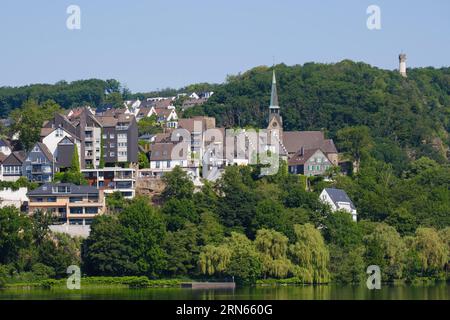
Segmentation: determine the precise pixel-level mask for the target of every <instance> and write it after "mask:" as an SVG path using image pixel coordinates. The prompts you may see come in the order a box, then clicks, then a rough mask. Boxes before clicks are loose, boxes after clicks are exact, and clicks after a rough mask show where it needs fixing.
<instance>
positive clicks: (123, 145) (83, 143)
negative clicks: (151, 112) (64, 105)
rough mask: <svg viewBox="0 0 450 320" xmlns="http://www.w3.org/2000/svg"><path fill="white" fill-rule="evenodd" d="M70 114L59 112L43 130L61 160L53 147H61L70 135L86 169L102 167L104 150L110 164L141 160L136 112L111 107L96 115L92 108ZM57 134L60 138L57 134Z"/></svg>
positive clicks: (77, 110) (45, 138)
mask: <svg viewBox="0 0 450 320" xmlns="http://www.w3.org/2000/svg"><path fill="white" fill-rule="evenodd" d="M68 115H69V116H65V115H61V114H56V115H55V117H54V118H53V119H52V120H50V121H48V122H47V123H45V125H44V128H43V129H42V132H41V136H42V137H43V141H44V140H45V141H44V143H46V144H48V146H49V149H51V151H52V154H54V156H56V158H58V161H59V159H60V158H61V157H60V156H59V155H56V153H57V150H56V149H55V151H53V149H54V147H55V146H56V147H59V146H60V142H61V141H62V138H64V137H70V138H71V141H72V143H74V144H75V145H77V147H78V150H79V158H80V167H81V168H82V169H96V168H99V167H100V158H101V155H102V152H103V160H104V162H105V163H107V164H108V165H110V164H112V165H116V163H119V162H122V163H136V162H137V161H138V128H137V123H136V119H135V117H134V115H132V114H128V113H124V112H122V110H107V112H104V113H102V115H99V116H96V115H94V114H93V113H92V110H90V109H88V108H78V109H74V110H71V111H70V112H69V113H68ZM57 133H59V136H58V137H56V136H55V135H56V134H57ZM58 138H59V140H58ZM102 140H103V141H102ZM65 141H66V142H67V140H65ZM102 143H103V151H102V150H101V145H102ZM66 149H67V148H66Z"/></svg>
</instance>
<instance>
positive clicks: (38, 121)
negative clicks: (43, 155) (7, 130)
mask: <svg viewBox="0 0 450 320" xmlns="http://www.w3.org/2000/svg"><path fill="white" fill-rule="evenodd" d="M10 116H11V120H12V124H11V134H12V135H14V134H18V135H19V137H20V138H19V142H20V144H21V145H22V146H23V148H24V149H25V150H30V149H31V148H32V147H33V146H34V145H35V143H36V142H38V141H39V140H40V134H41V127H42V123H43V121H44V117H43V113H42V111H41V110H40V108H39V105H38V104H37V102H36V101H35V100H28V101H26V102H24V104H23V105H22V107H21V109H16V110H14V111H13V112H11V115H10Z"/></svg>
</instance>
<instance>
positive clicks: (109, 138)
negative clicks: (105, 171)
mask: <svg viewBox="0 0 450 320" xmlns="http://www.w3.org/2000/svg"><path fill="white" fill-rule="evenodd" d="M98 119H99V121H100V123H101V124H102V127H103V130H102V137H101V138H102V147H103V159H104V161H105V163H106V164H113V165H115V164H116V163H137V161H138V152H139V150H138V128H137V123H136V118H135V117H134V116H133V115H130V114H124V113H121V114H118V115H115V116H102V117H98Z"/></svg>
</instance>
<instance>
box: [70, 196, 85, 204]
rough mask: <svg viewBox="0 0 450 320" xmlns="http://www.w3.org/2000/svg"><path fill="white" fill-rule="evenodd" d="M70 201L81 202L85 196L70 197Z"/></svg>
mask: <svg viewBox="0 0 450 320" xmlns="http://www.w3.org/2000/svg"><path fill="white" fill-rule="evenodd" d="M69 201H70V202H72V203H73V202H81V201H83V198H82V197H70V199H69Z"/></svg>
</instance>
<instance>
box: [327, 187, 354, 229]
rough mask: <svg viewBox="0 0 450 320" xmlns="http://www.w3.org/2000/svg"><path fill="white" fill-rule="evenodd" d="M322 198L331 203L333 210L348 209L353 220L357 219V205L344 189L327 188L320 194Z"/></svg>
mask: <svg viewBox="0 0 450 320" xmlns="http://www.w3.org/2000/svg"><path fill="white" fill-rule="evenodd" d="M320 200H321V201H322V202H323V203H327V204H329V205H330V207H331V210H332V211H333V212H335V211H338V210H344V211H347V212H348V213H350V214H351V215H352V219H353V221H355V222H356V221H357V213H356V207H355V205H354V204H353V202H352V200H350V198H349V197H348V195H347V193H346V192H345V191H344V190H342V189H334V188H325V189H323V191H322V193H321V194H320Z"/></svg>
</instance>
